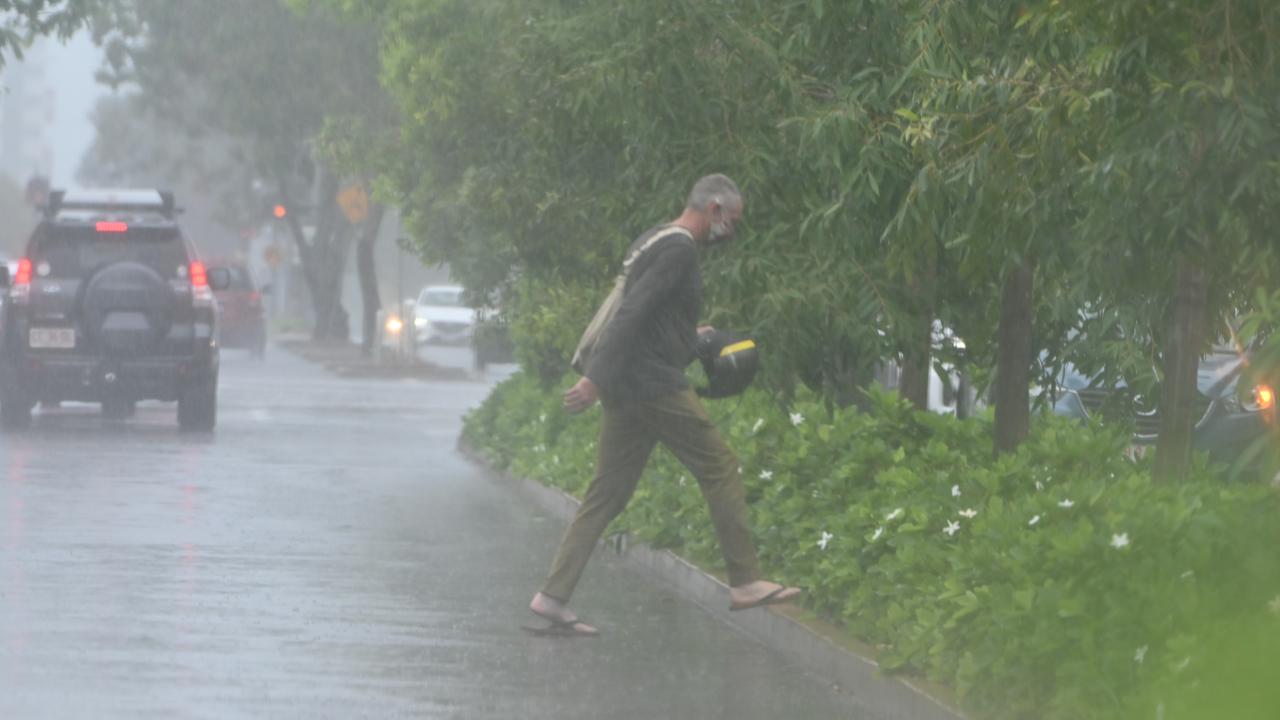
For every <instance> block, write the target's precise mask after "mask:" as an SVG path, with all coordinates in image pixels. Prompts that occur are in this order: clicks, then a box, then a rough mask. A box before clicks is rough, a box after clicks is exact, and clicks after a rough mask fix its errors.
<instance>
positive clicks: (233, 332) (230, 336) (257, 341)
mask: <svg viewBox="0 0 1280 720" xmlns="http://www.w3.org/2000/svg"><path fill="white" fill-rule="evenodd" d="M225 268H226V271H227V277H228V285H227V287H226V288H224V289H222V290H219V291H217V292H215V293H214V297H216V298H217V300H218V337H219V341H220V342H221V344H222V347H224V348H233V349H242V350H248V351H249V352H250V353H251V354H252V355H253V356H254V357H256V358H262V357H265V356H266V353H267V316H266V310H265V309H264V307H263V304H262V296H263V293H264V292H265V291H266V290H267V289H264V288H259V287H258V285H257V284H256V283H255V282H254V280H253V274H252V273H250V272H249V268H248V267H246V266H245V265H243V264H240V263H233V264H229V265H226V266H225Z"/></svg>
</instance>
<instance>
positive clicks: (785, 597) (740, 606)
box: [729, 585, 800, 612]
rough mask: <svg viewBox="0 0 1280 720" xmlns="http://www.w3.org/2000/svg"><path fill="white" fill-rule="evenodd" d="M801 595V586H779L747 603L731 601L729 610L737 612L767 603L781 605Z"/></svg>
mask: <svg viewBox="0 0 1280 720" xmlns="http://www.w3.org/2000/svg"><path fill="white" fill-rule="evenodd" d="M799 596H800V588H794V587H787V586H786V585H782V586H779V587H778V588H777V589H776V590H774V591H773V592H771V593H769V594H768V595H765V596H764V597H761V598H759V599H756V600H752V601H751V602H747V603H730V604H729V611H730V612H737V611H739V610H750V609H751V608H756V607H764V606H765V605H781V604H782V603H789V602H791V601H792V600H795V599H796V598H797V597H799Z"/></svg>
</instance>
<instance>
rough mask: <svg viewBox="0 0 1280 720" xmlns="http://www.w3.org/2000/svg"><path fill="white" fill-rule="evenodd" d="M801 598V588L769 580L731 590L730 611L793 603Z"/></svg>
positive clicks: (757, 581)
mask: <svg viewBox="0 0 1280 720" xmlns="http://www.w3.org/2000/svg"><path fill="white" fill-rule="evenodd" d="M799 596H800V588H794V587H786V586H783V585H779V584H778V583H775V582H769V581H768V580H756V581H755V582H750V583H747V584H746V585H739V586H737V587H732V588H729V609H730V610H746V609H748V608H753V607H761V606H763V605H778V604H780V603H786V602H791V601H792V600H795V599H796V598H797V597H799Z"/></svg>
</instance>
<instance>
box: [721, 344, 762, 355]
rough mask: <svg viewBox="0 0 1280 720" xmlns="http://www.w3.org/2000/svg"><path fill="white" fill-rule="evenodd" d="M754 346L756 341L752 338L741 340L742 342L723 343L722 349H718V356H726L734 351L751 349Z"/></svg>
mask: <svg viewBox="0 0 1280 720" xmlns="http://www.w3.org/2000/svg"><path fill="white" fill-rule="evenodd" d="M755 346H756V343H755V341H754V340H743V341H742V342H736V343H734V344H732V345H725V346H724V349H723V350H721V351H720V357H728V356H729V355H732V354H734V353H736V352H742V351H743V350H751V349H752V348H754V347H755Z"/></svg>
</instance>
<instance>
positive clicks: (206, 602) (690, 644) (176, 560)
mask: <svg viewBox="0 0 1280 720" xmlns="http://www.w3.org/2000/svg"><path fill="white" fill-rule="evenodd" d="M487 389H488V385H487V384H486V383H485V382H480V381H475V382H458V383H425V382H417V381H339V380H334V379H333V378H330V377H328V376H326V375H325V374H323V373H322V372H321V371H319V370H317V369H315V368H313V367H311V366H309V365H306V364H304V363H302V362H301V361H299V360H297V359H294V358H293V357H291V356H287V355H285V354H283V353H275V354H274V355H272V356H271V357H269V359H268V361H267V362H266V363H265V364H258V363H254V362H252V361H250V360H249V359H247V358H244V357H243V356H241V355H240V354H238V353H228V354H227V356H226V358H225V360H224V372H223V385H222V391H221V401H222V405H221V413H220V420H219V429H218V432H217V434H216V435H215V436H207V437H198V436H197V437H192V436H184V435H180V434H178V432H177V430H176V422H175V419H174V410H173V408H172V407H171V406H164V405H143V406H141V407H140V408H139V412H138V416H137V417H136V418H134V419H133V420H130V421H127V422H123V423H111V422H106V421H103V420H102V419H101V418H100V417H99V414H98V412H97V409H96V408H91V407H88V406H67V407H65V408H62V409H59V410H53V411H43V412H41V413H40V414H38V415H37V417H36V419H35V422H34V426H33V428H32V430H31V431H30V432H28V433H25V434H21V435H6V436H0V717H2V718H104V717H112V718H142V717H194V718H263V717H298V718H314V717H335V718H353V717H371V718H390V717H414V718H416V717H424V718H434V717H450V718H452V717H458V718H512V717H529V718H598V717H609V718H614V719H619V718H821V717H851V716H854V714H853V710H852V706H851V705H850V702H849V700H848V699H847V698H846V697H844V696H842V695H840V694H838V693H835V692H833V691H831V690H830V689H829V688H827V687H826V686H825V685H823V684H822V683H821V682H820V681H818V680H817V679H815V678H813V677H811V676H809V675H806V674H805V673H803V672H801V671H799V670H797V669H796V668H794V667H793V666H791V665H789V664H787V663H786V662H785V661H784V660H783V659H782V658H780V657H779V656H777V655H775V654H772V653H771V652H769V651H766V650H764V649H763V648H761V647H760V646H758V645H756V644H754V643H753V642H751V641H750V640H747V639H745V638H744V637H742V636H740V635H738V634H737V633H735V632H734V631H733V630H731V629H730V628H728V627H726V626H724V625H722V624H720V623H719V622H718V621H716V620H714V619H712V618H710V617H708V616H707V615H706V614H704V613H702V612H701V611H700V610H698V609H697V608H696V607H694V606H692V605H690V604H688V603H685V602H683V601H681V600H678V599H676V598H674V597H673V596H671V595H669V594H667V593H665V592H663V591H661V590H658V589H655V588H653V587H652V586H651V585H650V584H648V583H647V582H646V581H644V580H643V579H642V578H639V577H637V576H634V575H632V574H630V573H629V572H627V571H625V570H624V569H622V568H620V567H615V566H614V565H613V564H612V563H611V562H610V561H609V560H608V559H607V558H601V559H599V560H597V561H596V562H595V563H594V564H593V565H592V568H591V569H590V570H589V571H588V575H587V578H586V579H585V581H584V583H583V586H582V587H581V591H580V597H579V600H580V609H581V611H582V612H583V614H584V615H587V616H589V617H590V619H592V620H593V621H594V622H596V623H598V624H599V625H600V627H601V628H602V629H603V631H604V632H605V637H604V638H602V639H600V640H595V641H589V640H587V641H584V640H579V641H564V640H545V639H535V638H529V637H525V636H524V635H523V634H521V633H520V632H519V631H518V626H519V625H520V624H521V623H522V622H525V621H526V620H527V619H528V618H527V611H526V610H525V605H526V603H527V602H528V599H529V596H530V594H531V593H532V592H533V590H534V589H536V588H537V586H538V584H539V582H540V580H541V576H542V573H543V571H544V570H545V568H546V565H547V563H548V561H549V558H550V553H551V552H552V550H553V548H554V545H555V543H556V541H557V540H558V539H559V535H560V533H561V532H562V530H563V528H562V527H561V526H560V525H559V524H558V523H557V522H554V521H551V520H549V519H546V518H544V517H542V516H540V515H538V514H537V513H535V512H534V511H533V510H532V509H531V506H529V505H528V504H526V503H525V502H524V501H522V500H521V499H519V498H518V497H517V496H515V495H514V494H512V493H511V491H510V490H509V489H507V488H504V487H502V486H501V485H500V484H498V483H497V482H495V481H492V480H490V479H489V478H487V476H486V475H484V474H483V473H482V472H480V471H478V470H477V469H476V468H474V467H472V466H471V465H469V464H468V463H467V462H466V461H464V460H463V459H462V458H461V457H459V456H458V455H457V453H456V452H455V451H454V441H455V438H456V436H457V433H458V429H459V418H460V416H461V414H462V413H463V412H464V411H465V409H466V408H468V407H471V406H473V405H475V404H476V403H478V402H479V401H480V400H481V399H482V398H483V397H484V394H485V393H486V391H487Z"/></svg>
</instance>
